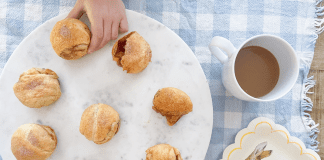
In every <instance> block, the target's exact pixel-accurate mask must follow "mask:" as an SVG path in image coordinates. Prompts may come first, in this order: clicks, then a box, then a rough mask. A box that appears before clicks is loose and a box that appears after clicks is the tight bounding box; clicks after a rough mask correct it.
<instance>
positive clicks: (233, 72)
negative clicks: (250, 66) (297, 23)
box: [232, 34, 299, 102]
mask: <svg viewBox="0 0 324 160" xmlns="http://www.w3.org/2000/svg"><path fill="white" fill-rule="evenodd" d="M259 37H271V38H275V39H279V40H280V41H282V42H283V43H284V44H285V45H286V46H288V48H289V49H290V50H292V51H293V56H294V59H295V60H294V61H295V63H296V64H297V67H296V71H295V73H297V74H296V76H295V77H293V78H294V79H293V80H294V82H295V83H296V81H297V79H298V75H299V61H298V56H297V54H296V51H295V49H294V48H293V47H292V46H291V45H290V44H289V43H288V42H287V41H286V40H284V39H283V38H281V37H279V36H276V35H271V34H260V35H256V36H253V37H250V38H249V39H247V40H245V41H244V42H243V43H242V44H241V45H240V47H239V48H238V49H237V50H236V52H235V54H234V55H233V56H235V57H234V59H233V65H234V66H233V67H232V74H233V75H234V78H235V85H236V86H237V88H239V90H240V91H241V92H242V93H243V94H244V95H246V96H247V97H249V98H250V99H252V100H253V101H259V102H261V101H262V102H269V101H274V100H277V99H279V98H281V97H283V96H285V95H286V94H287V93H288V92H289V91H290V90H291V89H292V88H293V86H294V85H295V83H292V84H290V86H289V88H288V89H287V90H286V91H283V92H282V94H280V95H279V96H276V97H275V98H272V99H261V98H262V97H263V96H262V97H260V98H256V97H253V96H251V95H249V94H247V93H246V92H245V91H244V90H243V89H242V87H241V86H240V85H239V83H238V81H237V79H236V75H235V62H236V57H237V55H238V52H239V51H240V50H241V49H242V47H243V46H244V45H245V44H246V43H247V42H249V41H251V40H253V39H255V38H259ZM276 59H277V58H276ZM276 85H277V84H276ZM269 93H270V92H269ZM267 94H268V93H267Z"/></svg>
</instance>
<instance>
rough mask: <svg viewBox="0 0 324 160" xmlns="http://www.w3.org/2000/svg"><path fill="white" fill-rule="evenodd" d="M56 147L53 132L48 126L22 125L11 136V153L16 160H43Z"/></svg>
mask: <svg viewBox="0 0 324 160" xmlns="http://www.w3.org/2000/svg"><path fill="white" fill-rule="evenodd" d="M56 145H57V139H56V135H55V132H54V130H53V129H52V128H51V127H49V126H44V125H38V124H24V125H22V126H20V127H19V128H18V129H17V130H16V131H15V132H14V134H13V135H12V138H11V151H12V153H13V155H14V156H15V157H16V159H17V160H45V159H47V158H48V157H50V156H51V155H52V153H53V152H54V150H55V148H56Z"/></svg>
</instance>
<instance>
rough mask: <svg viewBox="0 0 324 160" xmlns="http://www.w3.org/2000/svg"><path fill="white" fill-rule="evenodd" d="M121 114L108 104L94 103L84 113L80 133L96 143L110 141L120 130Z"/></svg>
mask: <svg viewBox="0 0 324 160" xmlns="http://www.w3.org/2000/svg"><path fill="white" fill-rule="evenodd" d="M119 126H120V119H119V114H118V112H117V111H115V110H114V109H113V108H112V107H110V106H109V105H106V104H101V103H99V104H93V105H91V106H90V107H88V108H87V109H86V110H85V111H84V112H83V114H82V117H81V122H80V128H79V130H80V133H81V134H83V135H84V136H85V137H86V138H87V139H88V140H90V141H93V142H94V143H96V144H103V143H106V142H108V141H110V140H111V139H112V138H113V137H114V136H115V134H116V133H117V132H118V129H119Z"/></svg>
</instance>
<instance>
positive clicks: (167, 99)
mask: <svg viewBox="0 0 324 160" xmlns="http://www.w3.org/2000/svg"><path fill="white" fill-rule="evenodd" d="M152 108H153V110H155V111H156V112H157V113H160V114H161V115H162V116H165V117H166V119H167V123H168V125H169V126H173V125H174V124H175V123H176V122H177V121H178V120H179V119H180V118H181V117H182V116H183V115H185V114H188V113H189V112H191V111H192V102H191V100H190V97H189V96H188V95H187V94H186V93H185V92H183V91H181V90H179V89H177V88H172V87H168V88H162V89H160V90H158V91H157V92H156V94H155V96H154V99H153V107H152Z"/></svg>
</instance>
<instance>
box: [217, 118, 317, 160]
mask: <svg viewBox="0 0 324 160" xmlns="http://www.w3.org/2000/svg"><path fill="white" fill-rule="evenodd" d="M265 141H266V142H267V143H268V145H267V146H266V148H265V151H266V150H272V154H271V156H270V157H267V158H264V160H320V159H321V158H320V157H319V156H318V154H317V153H316V152H314V151H313V150H310V149H306V147H305V145H304V143H303V142H302V141H301V140H300V139H298V138H296V137H293V136H290V134H289V132H288V130H287V129H286V128H285V127H283V126H281V125H279V124H275V123H274V122H273V121H272V120H270V119H268V118H264V117H259V118H256V119H254V120H253V121H251V122H250V124H249V125H248V127H247V128H244V129H242V130H241V131H240V132H239V133H238V134H237V135H236V137H235V143H234V144H231V145H229V146H228V147H227V148H226V149H225V150H224V152H223V159H222V160H245V159H246V158H247V157H248V156H249V155H250V154H251V153H252V152H253V151H254V149H255V147H256V146H257V145H258V144H260V143H262V142H265Z"/></svg>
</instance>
